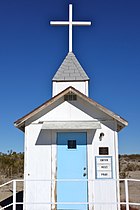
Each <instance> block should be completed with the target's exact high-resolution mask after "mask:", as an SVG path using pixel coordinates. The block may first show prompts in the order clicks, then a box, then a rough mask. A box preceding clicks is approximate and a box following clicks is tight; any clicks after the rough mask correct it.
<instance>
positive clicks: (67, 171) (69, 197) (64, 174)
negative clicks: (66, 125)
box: [57, 132, 87, 210]
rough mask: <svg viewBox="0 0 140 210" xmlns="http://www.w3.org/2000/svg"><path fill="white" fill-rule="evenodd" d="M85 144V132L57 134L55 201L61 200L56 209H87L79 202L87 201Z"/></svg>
mask: <svg viewBox="0 0 140 210" xmlns="http://www.w3.org/2000/svg"><path fill="white" fill-rule="evenodd" d="M86 145H87V137H86V132H61V133H58V135H57V148H58V149H57V179H58V180H60V181H58V182H57V202H61V204H58V205H57V210H83V209H84V210H86V209H87V204H81V203H82V202H87V149H86ZM62 179H63V180H62ZM71 179H75V180H77V181H71ZM78 180H79V181H78ZM62 202H65V203H66V202H67V204H62ZM71 202H75V203H76V202H77V203H78V204H70V203H71Z"/></svg>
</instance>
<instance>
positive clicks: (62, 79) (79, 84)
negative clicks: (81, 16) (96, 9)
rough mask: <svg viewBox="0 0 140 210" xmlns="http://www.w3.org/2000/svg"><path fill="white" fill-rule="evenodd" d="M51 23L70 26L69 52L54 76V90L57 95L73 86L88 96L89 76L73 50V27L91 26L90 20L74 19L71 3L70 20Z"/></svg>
mask: <svg viewBox="0 0 140 210" xmlns="http://www.w3.org/2000/svg"><path fill="white" fill-rule="evenodd" d="M50 24H51V25H57V26H58V25H61V26H68V27H69V53H68V54H67V56H66V58H65V59H64V61H63V62H62V64H61V66H60V67H59V69H58V71H57V72H56V74H55V75H54V77H53V79H52V80H53V91H52V95H53V96H55V95H57V94H58V93H59V92H61V91H62V90H64V89H66V88H67V87H69V86H72V87H74V88H76V89H77V90H79V91H80V92H82V93H83V94H85V95H86V96H88V81H89V78H88V76H87V74H86V73H85V71H84V69H83V68H82V66H81V65H80V63H79V61H78V60H77V58H76V57H75V55H74V53H73V51H72V44H73V43H72V29H73V26H89V25H91V22H90V21H73V20H72V4H70V5H69V20H68V21H51V22H50Z"/></svg>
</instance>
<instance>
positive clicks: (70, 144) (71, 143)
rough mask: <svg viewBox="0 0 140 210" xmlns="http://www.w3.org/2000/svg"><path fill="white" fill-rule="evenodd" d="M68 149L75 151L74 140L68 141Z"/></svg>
mask: <svg viewBox="0 0 140 210" xmlns="http://www.w3.org/2000/svg"><path fill="white" fill-rule="evenodd" d="M68 149H76V140H68Z"/></svg>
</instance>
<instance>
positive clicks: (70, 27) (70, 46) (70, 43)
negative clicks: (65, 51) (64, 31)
mask: <svg viewBox="0 0 140 210" xmlns="http://www.w3.org/2000/svg"><path fill="white" fill-rule="evenodd" d="M69 52H72V4H70V5H69Z"/></svg>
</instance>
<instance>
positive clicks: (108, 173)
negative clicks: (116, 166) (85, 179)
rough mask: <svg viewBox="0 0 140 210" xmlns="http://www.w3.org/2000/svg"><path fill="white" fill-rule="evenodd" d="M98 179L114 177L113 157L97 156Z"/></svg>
mask: <svg viewBox="0 0 140 210" xmlns="http://www.w3.org/2000/svg"><path fill="white" fill-rule="evenodd" d="M95 161H96V164H95V165H96V179H112V178H113V175H112V157H110V156H102V157H101V156H100V157H99V156H96V159H95Z"/></svg>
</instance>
